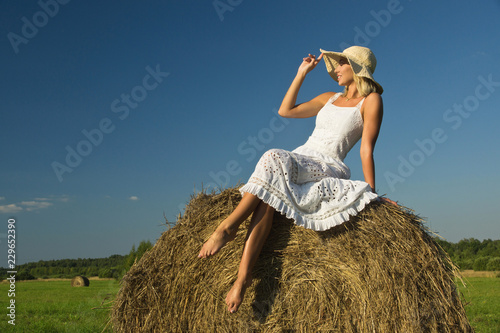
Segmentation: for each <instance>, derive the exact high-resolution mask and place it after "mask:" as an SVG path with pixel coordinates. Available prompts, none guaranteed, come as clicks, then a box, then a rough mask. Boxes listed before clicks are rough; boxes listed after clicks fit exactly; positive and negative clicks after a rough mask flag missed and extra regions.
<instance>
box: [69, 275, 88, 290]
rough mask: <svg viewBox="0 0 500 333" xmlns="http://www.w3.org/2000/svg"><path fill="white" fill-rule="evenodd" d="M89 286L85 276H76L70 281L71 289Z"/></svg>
mask: <svg viewBox="0 0 500 333" xmlns="http://www.w3.org/2000/svg"><path fill="white" fill-rule="evenodd" d="M89 285H90V281H89V279H87V278H86V277H85V276H81V275H77V276H75V277H74V278H73V279H71V286H72V287H88V286H89Z"/></svg>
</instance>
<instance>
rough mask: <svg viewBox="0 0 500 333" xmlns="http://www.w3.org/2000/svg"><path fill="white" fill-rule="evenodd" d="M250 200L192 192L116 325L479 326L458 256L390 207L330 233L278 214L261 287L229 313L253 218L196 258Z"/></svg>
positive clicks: (133, 275) (237, 328)
mask: <svg viewBox="0 0 500 333" xmlns="http://www.w3.org/2000/svg"><path fill="white" fill-rule="evenodd" d="M240 197H241V196H240V194H239V192H238V191H237V189H235V188H232V189H227V190H225V191H223V192H222V193H220V194H212V195H207V194H204V193H200V194H198V195H197V196H196V197H193V198H192V200H191V201H190V202H189V204H188V206H187V207H186V211H185V214H184V216H183V217H182V218H181V219H180V220H179V221H178V222H177V224H176V225H175V226H174V227H173V228H171V229H170V230H168V231H166V232H164V233H163V234H162V236H161V238H160V239H159V240H158V241H157V243H156V245H155V246H154V247H153V248H152V249H151V250H150V251H149V252H147V253H145V254H144V255H143V257H142V258H141V259H140V260H139V261H138V262H137V263H136V264H134V265H133V266H132V268H131V269H130V271H129V272H128V273H127V274H126V275H125V277H124V278H123V280H122V285H121V288H120V291H119V293H118V295H117V298H116V301H115V304H114V306H113V311H112V318H111V321H112V323H113V327H114V330H115V331H116V332H285V331H286V332H290V331H292V332H318V331H334V332H405V333H407V332H453V333H455V332H472V329H471V327H470V325H469V322H468V320H467V317H466V315H465V311H464V308H463V306H462V302H461V300H460V297H459V295H458V293H457V289H456V286H455V273H456V269H455V267H454V266H453V264H452V262H451V261H450V258H449V257H448V256H447V255H446V253H445V252H444V251H443V250H442V249H441V248H440V247H439V246H438V245H437V244H436V243H435V242H434V240H433V238H432V237H431V236H430V235H429V233H428V231H427V230H426V229H425V227H424V226H423V225H422V221H421V219H420V218H418V217H417V216H415V215H414V214H412V213H411V212H408V211H407V210H406V209H403V208H400V207H396V206H394V205H390V204H385V203H372V204H370V205H369V206H368V207H367V208H365V210H364V211H363V212H361V213H360V214H359V215H358V216H357V217H354V218H352V219H351V221H349V222H347V223H344V224H342V225H340V226H338V227H335V228H333V229H330V230H328V231H324V232H315V231H312V230H308V229H305V228H302V227H299V226H296V225H295V224H294V223H293V222H292V221H290V220H287V219H286V218H285V217H284V216H282V215H280V214H278V213H276V215H275V219H274V222H273V226H272V230H271V234H270V236H269V238H268V240H267V241H266V244H265V246H264V249H263V250H262V253H261V255H260V257H259V260H258V262H257V264H256V266H255V268H254V274H253V278H254V280H253V283H252V285H251V286H250V287H249V288H248V289H247V292H246V294H245V299H244V301H243V303H242V305H241V306H240V309H239V311H238V312H237V313H235V314H230V313H229V312H228V311H227V307H226V304H225V302H224V299H225V296H226V294H227V292H228V291H229V289H230V287H231V285H232V283H233V282H234V281H235V279H236V275H237V271H238V265H239V261H240V258H241V254H242V249H243V243H244V239H245V235H246V228H245V225H247V224H248V223H249V221H246V222H245V223H244V224H243V225H242V227H240V230H239V232H238V234H237V237H236V239H235V240H234V241H233V242H231V243H229V244H227V245H226V246H225V247H224V248H223V249H222V250H221V251H220V252H219V253H218V254H217V255H215V256H214V257H211V258H209V259H199V258H197V254H198V252H199V250H200V248H201V245H202V244H203V243H204V242H205V240H206V239H207V238H208V237H209V236H210V234H211V233H212V232H213V231H214V230H215V228H216V227H217V225H218V224H219V223H220V222H221V221H222V220H223V219H224V218H225V217H226V216H227V215H228V214H229V213H230V212H231V211H232V210H233V209H234V207H235V206H236V204H237V203H238V202H239V200H240Z"/></svg>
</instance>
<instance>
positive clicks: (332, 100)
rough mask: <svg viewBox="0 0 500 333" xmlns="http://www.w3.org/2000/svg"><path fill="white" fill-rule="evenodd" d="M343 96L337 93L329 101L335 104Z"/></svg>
mask: <svg viewBox="0 0 500 333" xmlns="http://www.w3.org/2000/svg"><path fill="white" fill-rule="evenodd" d="M340 95H342V93H335V94H334V95H333V96H332V97H330V99H329V100H328V103H333V102H335V101H336V100H337V98H339V96H340Z"/></svg>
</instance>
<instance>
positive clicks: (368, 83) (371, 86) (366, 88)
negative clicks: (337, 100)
mask: <svg viewBox="0 0 500 333" xmlns="http://www.w3.org/2000/svg"><path fill="white" fill-rule="evenodd" d="M353 74H354V72H353ZM354 82H355V83H356V88H358V92H359V93H360V95H361V96H363V97H366V96H368V95H370V94H371V93H372V92H377V86H376V85H375V83H373V81H372V80H370V79H368V78H366V77H363V76H357V75H356V74H354ZM348 90H349V88H348V87H347V86H346V87H345V88H344V92H343V93H342V96H343V97H346V96H347V91H348Z"/></svg>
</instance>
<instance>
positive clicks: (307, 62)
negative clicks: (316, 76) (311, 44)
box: [299, 53, 323, 74]
mask: <svg viewBox="0 0 500 333" xmlns="http://www.w3.org/2000/svg"><path fill="white" fill-rule="evenodd" d="M321 59H323V53H321V54H320V55H319V57H317V58H316V56H315V55H313V54H309V55H308V56H307V57H304V59H303V61H302V64H300V66H299V72H303V73H304V74H307V73H309V72H310V71H312V70H313V69H314V67H316V65H317V64H318V63H319V62H320V61H321Z"/></svg>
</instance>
